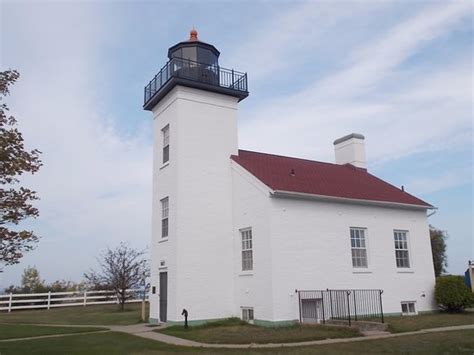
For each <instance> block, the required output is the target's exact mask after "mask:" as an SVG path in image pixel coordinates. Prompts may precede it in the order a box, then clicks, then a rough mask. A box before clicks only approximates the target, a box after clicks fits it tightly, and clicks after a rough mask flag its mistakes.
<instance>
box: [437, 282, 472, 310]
mask: <svg viewBox="0 0 474 355" xmlns="http://www.w3.org/2000/svg"><path fill="white" fill-rule="evenodd" d="M435 299H436V302H437V303H438V305H439V306H440V307H441V309H443V310H445V311H448V312H462V311H463V310H464V308H466V307H469V306H471V305H473V304H474V294H473V293H472V292H471V290H470V289H469V288H468V287H467V286H466V284H465V283H464V278H463V277H462V276H452V275H449V276H440V277H438V278H437V279H436V288H435Z"/></svg>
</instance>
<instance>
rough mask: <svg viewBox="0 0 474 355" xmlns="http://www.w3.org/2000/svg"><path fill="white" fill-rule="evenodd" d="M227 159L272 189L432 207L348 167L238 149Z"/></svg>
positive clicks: (373, 177)
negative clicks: (235, 153) (237, 151)
mask: <svg viewBox="0 0 474 355" xmlns="http://www.w3.org/2000/svg"><path fill="white" fill-rule="evenodd" d="M231 159H232V160H234V161H235V162H236V163H238V164H239V165H240V166H242V167H243V168H244V169H246V170H247V171H248V172H250V173H251V174H252V175H254V176H255V177H256V178H257V179H259V180H260V181H261V182H263V183H264V184H265V185H267V186H268V187H269V188H271V189H272V190H278V191H288V192H297V193H305V194H312V195H322V196H328V197H338V198H349V199H357V200H369V201H381V202H390V203H400V204H408V205H417V206H424V207H428V208H429V207H433V206H431V205H430V204H428V203H426V202H425V201H423V200H420V199H419V198H417V197H415V196H413V195H410V194H409V193H407V192H404V191H402V190H401V189H399V188H397V187H395V186H393V185H391V184H389V183H387V182H385V181H383V180H381V179H379V178H378V177H376V176H374V175H372V174H369V173H368V172H367V170H365V169H361V168H356V167H354V166H352V165H350V164H345V165H338V164H331V163H323V162H319V161H312V160H305V159H298V158H291V157H284V156H279V155H272V154H265V153H258V152H251V151H247V150H239V155H232V156H231Z"/></svg>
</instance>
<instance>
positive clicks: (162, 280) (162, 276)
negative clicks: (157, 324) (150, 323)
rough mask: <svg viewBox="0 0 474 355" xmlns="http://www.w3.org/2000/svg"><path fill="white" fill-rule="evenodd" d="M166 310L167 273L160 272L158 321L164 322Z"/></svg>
mask: <svg viewBox="0 0 474 355" xmlns="http://www.w3.org/2000/svg"><path fill="white" fill-rule="evenodd" d="M167 310H168V273H167V272H160V321H161V322H166V320H167V319H168V318H167Z"/></svg>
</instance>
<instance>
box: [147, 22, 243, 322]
mask: <svg viewBox="0 0 474 355" xmlns="http://www.w3.org/2000/svg"><path fill="white" fill-rule="evenodd" d="M219 54H220V53H219V51H218V50H217V49H216V48H215V47H214V46H213V45H211V44H208V43H204V42H202V41H200V40H199V39H198V34H197V31H196V30H194V29H193V30H192V31H191V33H190V37H189V40H187V41H183V42H180V43H178V44H176V45H174V46H172V47H171V48H169V50H168V62H167V63H166V64H165V65H164V66H163V68H162V69H161V70H160V71H159V73H158V74H156V75H155V77H154V78H153V79H152V80H151V81H150V83H149V84H148V85H147V86H146V87H145V98H144V105H143V108H144V109H145V110H148V111H151V112H152V113H153V131H154V149H153V203H152V209H153V210H152V241H151V251H152V255H151V256H152V259H151V260H152V262H151V293H150V321H151V322H155V323H157V322H170V323H172V322H179V321H182V320H183V316H182V315H181V313H182V311H183V309H186V310H187V311H188V312H189V319H190V320H209V319H213V318H223V317H228V316H229V314H232V313H233V309H234V308H233V307H234V302H233V301H234V299H233V298H234V291H233V240H232V202H231V201H232V186H231V184H232V178H231V164H230V156H231V155H233V154H237V106H238V102H239V101H241V100H243V99H244V98H246V97H247V96H248V90H247V75H246V74H245V73H240V72H237V71H234V70H230V69H225V68H222V67H220V66H219V61H218V59H219ZM209 295H212V296H211V297H210V296H209Z"/></svg>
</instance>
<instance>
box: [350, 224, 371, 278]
mask: <svg viewBox="0 0 474 355" xmlns="http://www.w3.org/2000/svg"><path fill="white" fill-rule="evenodd" d="M349 233H350V242H351V260H352V267H353V268H354V269H368V268H369V253H368V247H367V245H368V244H367V228H363V227H350V231H349ZM361 233H362V238H361ZM362 251H363V252H364V253H363V252H362ZM354 254H359V255H356V256H354ZM361 254H365V265H364V263H363V262H360V260H364V259H363V257H362V256H361ZM357 260H359V262H358V261H357Z"/></svg>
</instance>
